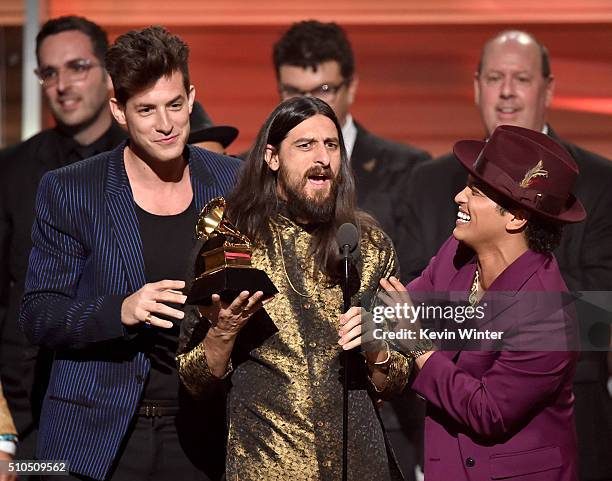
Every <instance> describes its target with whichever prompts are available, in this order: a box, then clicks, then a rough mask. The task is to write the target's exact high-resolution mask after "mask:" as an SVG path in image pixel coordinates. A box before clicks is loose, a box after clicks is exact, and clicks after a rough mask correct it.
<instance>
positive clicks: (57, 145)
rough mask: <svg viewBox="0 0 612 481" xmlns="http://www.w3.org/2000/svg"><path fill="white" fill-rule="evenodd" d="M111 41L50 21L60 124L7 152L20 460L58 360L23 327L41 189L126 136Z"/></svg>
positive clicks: (0, 238) (46, 32)
mask: <svg viewBox="0 0 612 481" xmlns="http://www.w3.org/2000/svg"><path fill="white" fill-rule="evenodd" d="M107 47H108V41H107V38H106V33H105V32H104V31H103V30H102V29H101V28H100V27H99V26H98V25H96V24H94V23H93V22H90V21H89V20H86V19H84V18H80V17H62V18H56V19H52V20H49V21H48V22H47V23H45V25H43V27H42V28H41V30H40V33H39V34H38V37H37V41H36V56H37V59H38V69H37V74H38V77H39V79H40V83H41V85H42V90H43V94H44V96H45V99H46V101H47V103H48V105H49V107H50V109H51V113H52V114H53V117H54V119H55V121H56V126H55V127H53V128H50V129H46V130H43V131H42V132H40V133H39V134H37V135H35V136H33V137H31V138H30V139H28V140H26V141H25V142H23V143H21V144H19V145H16V146H13V147H9V148H7V149H5V150H3V151H2V152H0V326H1V329H0V343H1V346H2V347H1V349H0V352H1V353H2V354H1V357H0V368H1V375H2V384H3V387H4V393H5V396H6V398H7V401H8V404H9V407H10V409H11V411H12V413H13V416H14V418H15V424H16V425H17V430H18V432H19V437H20V443H19V449H18V451H17V459H32V458H33V457H34V448H35V445H36V439H35V438H36V424H37V420H36V418H37V416H38V412H39V410H40V406H39V405H37V403H38V402H40V398H41V395H42V393H44V389H45V385H46V382H45V381H46V375H45V374H44V371H45V370H46V369H48V367H49V366H50V360H49V359H48V356H45V355H44V354H45V353H43V352H42V351H41V355H40V358H38V362H37V355H38V350H37V348H35V347H33V346H31V345H30V344H29V343H27V341H26V340H25V338H24V336H23V334H22V333H21V331H20V330H19V328H18V325H17V319H18V315H19V307H20V304H21V298H22V296H23V289H24V280H25V275H26V271H27V267H28V256H29V255H30V250H31V248H32V241H31V232H32V222H33V220H34V201H35V198H36V190H37V188H38V183H39V181H40V179H41V178H42V176H43V174H44V173H45V172H47V171H49V170H53V169H57V168H59V167H62V166H64V165H68V164H71V163H73V162H75V161H78V160H81V159H84V158H86V157H91V156H93V155H96V154H99V153H101V152H105V151H107V150H111V149H113V148H115V147H116V146H117V145H118V144H119V143H120V142H121V141H122V140H123V139H124V138H125V137H126V134H125V133H124V131H123V130H122V129H121V128H120V127H119V126H117V125H116V124H114V123H113V122H112V121H111V114H110V110H109V108H108V103H107V102H108V98H109V88H110V86H111V85H110V78H109V76H108V74H107V73H106V71H105V69H104V54H105V52H106V49H107ZM35 371H36V382H35ZM33 388H34V389H36V391H37V392H36V393H31V391H32V389H33ZM41 390H42V393H41V392H38V391H41ZM31 394H32V404H33V405H32V406H31V400H30V395H31Z"/></svg>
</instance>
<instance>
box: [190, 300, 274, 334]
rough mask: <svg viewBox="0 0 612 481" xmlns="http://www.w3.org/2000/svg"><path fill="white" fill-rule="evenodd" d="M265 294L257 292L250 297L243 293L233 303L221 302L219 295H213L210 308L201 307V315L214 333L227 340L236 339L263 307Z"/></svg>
mask: <svg viewBox="0 0 612 481" xmlns="http://www.w3.org/2000/svg"><path fill="white" fill-rule="evenodd" d="M263 296H264V293H263V292H262V291H257V292H255V293H254V294H253V295H250V293H249V291H242V292H241V293H240V294H239V295H238V297H236V298H235V299H234V300H233V301H232V302H231V303H227V302H225V301H223V300H221V296H220V295H219V294H213V295H212V304H211V305H210V306H199V307H198V309H199V310H200V313H201V314H202V315H203V316H204V317H206V318H207V319H208V320H209V321H210V323H211V328H214V331H215V332H216V333H217V334H218V335H220V336H222V337H223V338H226V339H233V338H235V337H236V336H237V335H238V333H239V332H240V330H241V329H242V328H243V327H244V325H245V324H246V322H247V321H248V320H249V318H250V317H251V316H252V315H253V314H254V313H255V312H257V311H258V310H259V309H261V307H262V306H263V303H262V299H263Z"/></svg>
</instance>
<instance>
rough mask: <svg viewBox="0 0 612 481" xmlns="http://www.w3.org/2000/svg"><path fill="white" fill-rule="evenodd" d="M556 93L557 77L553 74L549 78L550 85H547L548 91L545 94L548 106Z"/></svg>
mask: <svg viewBox="0 0 612 481" xmlns="http://www.w3.org/2000/svg"><path fill="white" fill-rule="evenodd" d="M554 93H555V77H553V76H552V75H551V76H550V78H549V79H548V85H546V93H545V94H544V95H545V99H546V100H545V102H546V103H545V105H546V108H549V107H550V104H551V103H552V99H553V94H554Z"/></svg>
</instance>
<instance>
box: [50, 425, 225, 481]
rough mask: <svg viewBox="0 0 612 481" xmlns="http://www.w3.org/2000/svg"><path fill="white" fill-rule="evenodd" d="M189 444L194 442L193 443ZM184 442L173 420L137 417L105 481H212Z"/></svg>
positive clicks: (55, 479) (72, 480) (57, 480)
mask: <svg viewBox="0 0 612 481" xmlns="http://www.w3.org/2000/svg"><path fill="white" fill-rule="evenodd" d="M188 441H189V442H191V441H193V442H197V440H195V439H194V440H188ZM184 442H185V440H184V439H181V438H180V437H179V434H178V430H177V417H176V416H160V417H144V416H136V417H135V419H134V420H133V421H132V425H131V426H130V430H129V431H128V433H127V434H126V437H125V439H124V442H123V445H122V446H121V449H120V451H119V453H118V456H117V459H116V461H115V465H114V466H113V468H112V469H111V471H110V473H109V475H108V476H107V478H106V479H107V480H109V481H166V480H180V481H214V480H213V479H211V478H209V477H208V476H207V475H206V474H205V473H204V472H203V471H202V470H201V469H200V468H199V467H197V466H196V465H194V462H192V459H190V457H188V455H187V454H186V450H185V449H184V448H183V446H182V444H181V443H184ZM202 449H204V447H203V446H202ZM187 451H189V450H187ZM201 454H202V456H204V455H205V453H201ZM43 479H44V480H45V481H47V480H48V481H76V480H80V481H90V480H91V478H88V477H86V476H80V475H78V474H73V473H71V474H70V475H67V476H46V477H43Z"/></svg>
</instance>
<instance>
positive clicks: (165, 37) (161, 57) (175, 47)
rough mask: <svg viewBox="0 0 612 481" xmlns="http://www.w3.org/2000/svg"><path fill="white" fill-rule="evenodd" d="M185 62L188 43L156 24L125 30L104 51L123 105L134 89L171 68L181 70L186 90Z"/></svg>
mask: <svg viewBox="0 0 612 481" xmlns="http://www.w3.org/2000/svg"><path fill="white" fill-rule="evenodd" d="M188 63H189V47H188V46H187V44H186V43H185V42H184V41H183V40H182V39H181V38H180V37H178V36H177V35H172V34H171V33H170V32H169V31H168V30H166V29H165V28H163V27H160V26H157V25H156V26H151V27H148V28H145V29H143V30H131V31H129V32H127V33H124V34H123V35H121V36H120V37H118V38H117V40H115V43H114V44H113V45H111V47H110V48H109V49H108V52H106V68H107V70H108V73H109V74H110V76H111V79H112V81H113V87H114V88H115V98H116V99H117V101H118V102H119V103H120V104H122V105H125V103H126V102H127V101H128V99H129V98H130V97H131V96H132V95H134V94H135V93H136V92H139V91H141V90H143V89H144V88H146V87H148V86H149V85H152V84H154V83H155V82H157V80H159V79H160V78H162V77H169V76H171V75H172V74H173V73H174V72H181V73H182V74H183V85H184V86H185V91H186V92H189V86H190V82H189V67H188Z"/></svg>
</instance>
